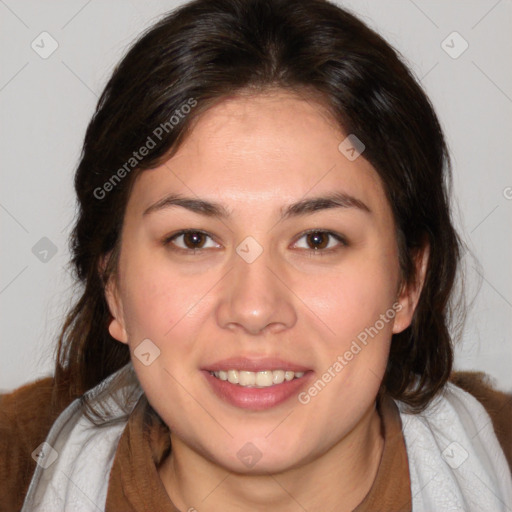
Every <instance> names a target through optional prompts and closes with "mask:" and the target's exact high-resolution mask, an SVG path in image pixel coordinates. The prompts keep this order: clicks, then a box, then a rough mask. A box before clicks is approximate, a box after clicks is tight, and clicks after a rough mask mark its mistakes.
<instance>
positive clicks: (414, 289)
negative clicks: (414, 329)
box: [393, 242, 430, 334]
mask: <svg viewBox="0 0 512 512" xmlns="http://www.w3.org/2000/svg"><path fill="white" fill-rule="evenodd" d="M429 256H430V245H429V244H428V242H426V243H425V245H424V246H423V248H421V249H418V251H417V253H416V255H415V256H414V265H415V267H416V279H415V281H414V282H413V283H403V284H402V286H401V289H400V292H399V295H398V298H397V302H398V303H399V304H400V306H401V307H400V308H397V313H396V315H395V321H394V323H393V334H398V333H400V332H402V331H403V330H405V329H407V327H409V325H411V322H412V317H413V315H414V311H415V309H416V306H417V305H418V301H419V298H420V294H421V290H422V289H423V284H424V282H425V276H426V272H427V266H428V260H429Z"/></svg>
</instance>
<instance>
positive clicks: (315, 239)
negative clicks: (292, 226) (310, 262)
mask: <svg viewBox="0 0 512 512" xmlns="http://www.w3.org/2000/svg"><path fill="white" fill-rule="evenodd" d="M306 240H307V243H308V244H309V246H310V247H311V248H312V249H325V247H327V245H328V243H329V235H328V234H327V233H323V232H321V231H316V232H313V233H308V234H307V235H306Z"/></svg>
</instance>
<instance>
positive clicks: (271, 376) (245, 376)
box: [210, 370, 304, 388]
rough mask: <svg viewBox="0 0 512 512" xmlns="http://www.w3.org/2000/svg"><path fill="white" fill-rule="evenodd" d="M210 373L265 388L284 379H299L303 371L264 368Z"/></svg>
mask: <svg viewBox="0 0 512 512" xmlns="http://www.w3.org/2000/svg"><path fill="white" fill-rule="evenodd" d="M210 373H211V374H212V375H214V376H215V377H217V378H218V379H220V380H227V381H228V382H230V383H231V384H238V385H239V386H242V387H247V388H253V387H257V388H267V387H269V386H273V385H275V384H281V383H282V382H284V381H287V382H288V381H291V380H293V379H300V378H301V377H303V376H304V372H292V371H289V370H287V371H284V370H264V371H261V372H248V371H244V370H241V371H238V370H228V371H225V370H219V371H218V372H210Z"/></svg>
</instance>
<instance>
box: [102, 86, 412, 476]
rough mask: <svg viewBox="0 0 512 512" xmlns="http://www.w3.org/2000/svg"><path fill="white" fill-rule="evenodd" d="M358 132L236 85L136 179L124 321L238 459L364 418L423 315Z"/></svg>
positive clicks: (192, 433)
mask: <svg viewBox="0 0 512 512" xmlns="http://www.w3.org/2000/svg"><path fill="white" fill-rule="evenodd" d="M345 138H346V135H344V134H342V133H341V132H340V131H339V130H338V129H337V128H336V127H335V126H334V125H333V123H332V122H331V121H329V119H328V117H327V116H326V115H325V114H323V113H322V110H321V109H320V108H319V107H318V106H317V105H316V104H314V103H312V102H307V101H305V100H303V99H300V98H299V97H297V96H293V95H291V94H290V93H286V92H282V91H280V92H279V91H278V92H274V93H272V94H266V95H255V96H245V97H234V98H231V99H229V100H225V101H223V102H222V103H220V104H218V105H217V106H215V107H213V108H211V109H210V110H209V111H207V112H206V113H205V114H203V115H202V116H201V117H200V118H199V120H198V122H197V124H196V125H195V127H194V129H193V130H192V132H191V134H190V136H189V137H188V138H187V139H186V141H185V142H184V143H183V145H182V146H181V147H180V149H179V151H178V152H177V153H176V155H175V156H173V157H172V158H171V159H170V160H168V161H167V162H166V163H165V164H164V165H162V166H160V167H158V168H156V169H153V170H149V171H145V172H142V173H141V174H140V176H139V177H138V179H137V180H136V182H135V185H134V188H133V191H132V193H131V196H130V199H129V202H128V205H127V210H126V215H125V220H124V226H123V231H122V244H121V252H120V259H119V267H118V276H117V281H116V282H115V283H114V282H111V283H110V284H109V287H108V290H107V298H108V300H109V305H110V309H111V311H112V314H113V316H114V320H113V321H112V323H111V325H110V332H111V334H112V335H113V336H114V337H115V338H117V339H118V340H120V341H122V342H125V343H128V344H129V346H130V350H131V352H132V359H133V364H134V367H135V370H136V373H137V376H138V378H139V380H140V383H141V385H142V387H143V389H144V391H145V393H146V395H147V397H148V400H149V402H150V403H151V405H152V406H153V408H154V409H155V410H156V411H157V412H158V413H159V415H160V416H161V418H162V419H163V420H164V421H165V422H166V424H167V425H168V426H169V427H170V429H171V436H173V439H175V440H176V442H177V441H178V440H179V442H180V443H182V444H183V445H184V446H187V447H188V448H189V449H192V450H193V451H194V452H195V453H197V454H199V455H200V456H202V457H204V458H206V459H208V460H209V461H211V462H213V463H215V464H218V465H221V466H223V467H225V468H228V469H229V470H231V471H237V472H244V471H246V472H248V471H263V472H267V471H269V472H276V471H280V470H284V469H286V468H293V467H298V466H300V465H301V464H305V463H308V462H311V461H313V460H315V459H316V458H318V457H320V456H321V455H322V454H324V453H327V452H328V451H329V450H330V449H331V448H333V447H334V446H335V445H337V444H338V443H342V442H345V441H346V440H347V439H348V438H349V436H350V435H351V433H352V432H356V431H357V429H358V428H363V424H364V422H365V421H367V419H368V418H369V415H371V414H373V413H374V411H373V408H374V403H375V397H376V394H377V392H378V389H379V386H380V384H381V380H382V377H383V373H384V370H385V367H386V362H387V358H388V351H389V345H390V339H391V335H392V333H394V332H399V331H401V330H403V329H404V328H405V327H407V326H408V325H409V323H410V320H411V316H412V312H413V309H414V305H415V296H414V297H413V296H412V294H411V292H407V291H403V292H402V293H400V294H399V291H400V290H399V266H398V253H397V245H396V239H395V232H394V222H393V217H392V212H391V209H390V205H389V204H388V202H387V200H386V197H385V193H384V189H383V187H382V184H381V183H380V180H379V178H378V175H377V173H376V171H375V170H374V169H373V168H372V166H371V165H370V164H369V163H368V162H367V161H366V160H365V159H364V153H363V156H362V157H358V158H357V152H354V151H352V150H351V149H350V147H351V145H350V141H345V142H344V143H343V144H341V146H340V143H342V141H344V139H345ZM362 142H363V143H364V141H362ZM339 146H340V148H339ZM177 199H179V201H181V203H179V201H178V200H177ZM182 230H191V231H192V233H188V234H185V235H184V234H183V233H181V231H182ZM194 232H195V233H194ZM307 232H310V234H309V235H308V234H307ZM194 249H195V250H194ZM211 372H217V374H216V376H215V375H212V374H211ZM285 372H288V373H285ZM292 372H294V373H292ZM301 375H302V376H301ZM226 378H228V380H223V379H226ZM283 378H284V382H283ZM287 378H288V379H289V378H292V380H286V379H287ZM237 379H238V382H239V383H238V384H237V383H236V381H237ZM242 384H243V385H242ZM269 384H272V385H269Z"/></svg>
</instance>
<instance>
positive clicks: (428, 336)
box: [0, 0, 512, 512]
mask: <svg viewBox="0 0 512 512" xmlns="http://www.w3.org/2000/svg"><path fill="white" fill-rule="evenodd" d="M449 178H450V171H449V162H448V155H447V150H446V146H445V142H444V138H443V134H442V132H441V129H440V126H439V123H438V120H437V118H436V115H435V113H434V111H433V109H432V107H431V105H430V103H429V101H428V99H427V98H426V96H425V94H424V93H423V91H422V90H421V88H420V87H419V85H418V84H417V83H416V82H415V80H414V79H413V77H412V76H411V74H410V72H409V71H408V70H407V68H406V67H405V66H404V65H403V63H402V62H401V61H400V59H399V58H398V56H397V54H396V53H395V51H394V50H393V49H392V48H390V46H389V45H388V44H387V43H386V42H384V41H383V39H381V38H380V37H379V36H378V35H377V34H375V33H374V32H373V31H371V30H370V29H369V28H368V27H366V26H365V25H364V24H362V23H361V22H360V21H359V20H357V19H356V18H354V17H353V16H352V15H350V14H348V13H347V12H345V11H343V10H342V9H340V8H338V7H336V6H334V5H333V4H331V3H328V2H324V1H321V0H308V1H304V0H302V1H296V0H244V1H243V0H215V1H205V0H198V1H195V2H192V3H190V4H188V5H185V6H183V7H181V8H180V9H178V10H177V11H175V12H173V13H171V14H169V15H168V16H167V17H166V18H164V19H163V20H162V21H160V22H159V23H157V24H156V25H155V26H154V27H152V28H151V29H150V30H148V31H147V32H146V33H145V34H144V35H143V36H142V37H141V38H140V39H139V41H138V42H137V43H136V44H135V45H134V46H133V47H132V48H131V49H130V51H129V52H128V53H127V55H126V56H125V57H124V58H123V60H122V61H121V63H120V64H119V65H118V67H117V68H116V69H115V71H114V73H113V75H112V78H111V79H110V81H109V82H108V84H107V86H106V89H105V91H104V92H103V94H102V96H101V98H100V101H99V103H98V107H97V111H96V113H95V115H94V117H93V119H92V121H91V123H90V125H89V127H88V130H87V133H86V136H85V141H84V147H83V152H82V156H81V160H80V164H79V167H78V170H77V173H76V177H75V188H76V192H77V196H78V201H79V216H78V219H77V222H76V225H75V229H74V232H73V237H72V250H73V263H74V266H75V269H76V274H77V278H78V279H79V280H80V282H81V283H82V284H83V289H82V295H81V297H80V299H79V301H78V302H77V303H76V305H74V307H73V309H72V310H71V311H70V313H69V315H68V317H67V319H66V322H65V325H64V327H63V330H62V333H61V337H60V340H59V347H58V355H57V362H56V367H55V375H54V377H53V378H48V379H44V380H41V381H38V382H36V383H32V384H29V385H27V386H25V387H23V388H21V389H19V390H16V391H15V392H13V393H12V394H10V395H6V396H4V397H3V398H2V402H1V408H0V410H1V415H2V416H1V423H0V424H1V428H2V436H1V437H0V439H1V441H0V443H1V449H2V454H3V456H2V460H3V464H2V466H1V469H0V471H1V473H0V477H1V478H0V481H1V482H2V484H0V485H2V486H3V487H2V495H3V496H4V497H5V498H4V499H3V501H2V505H0V507H4V508H1V509H0V510H19V509H20V508H22V510H23V511H31V512H32V511H38V510H40V511H43V510H108V511H127V510H130V511H143V510H158V511H172V510H181V511H185V510H189V511H192V510H198V511H216V510H225V511H230V510H247V511H249V510H250V511H254V510H262V511H263V510H268V509H271V508H274V509H279V510H286V511H292V510H310V511H316V510H336V511H351V510H357V511H359V512H361V511H370V510H371V511H375V510H386V511H391V510H393V511H396V510H401V511H402V510H403V511H405V510H408V511H410V510H412V508H413V509H414V511H415V512H416V511H418V510H424V511H433V510H436V511H439V510H475V511H476V510H478V511H482V510H489V511H493V512H494V511H498V510H507V507H510V506H511V504H512V482H511V477H510V468H509V464H510V461H511V457H512V454H511V450H510V432H508V431H507V425H506V421H507V414H508V415H510V410H511V406H510V401H509V397H507V396H506V395H504V394H501V393H499V392H497V391H494V390H492V388H490V387H489V386H488V385H487V384H486V383H485V382H484V380H483V377H482V375H478V374H476V375H475V374H473V375H472V374H465V375H460V374H452V373H451V371H452V359H453V353H452V343H451V336H450V332H449V322H450V320H453V318H452V317H453V316H454V315H453V314H452V313H453V312H454V311H455V310H456V308H455V306H454V304H453V298H452V288H453V284H454V282H455V278H456V274H457V268H458V262H459V259H460V253H461V242H460V241H459V238H458V236H457V234H456V232H455V230H454V228H453V226H452V221H451V217H450V209H449V201H448V190H447V188H448V184H449ZM450 376H451V382H449V379H450ZM457 383H458V384H459V385H460V386H462V387H465V388H466V389H468V390H470V391H471V393H468V392H467V391H464V390H463V389H462V388H461V387H460V386H457V385H456V384H457ZM486 410H487V412H486ZM31 455H32V457H31ZM507 457H508V459H507ZM507 460H508V462H507Z"/></svg>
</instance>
